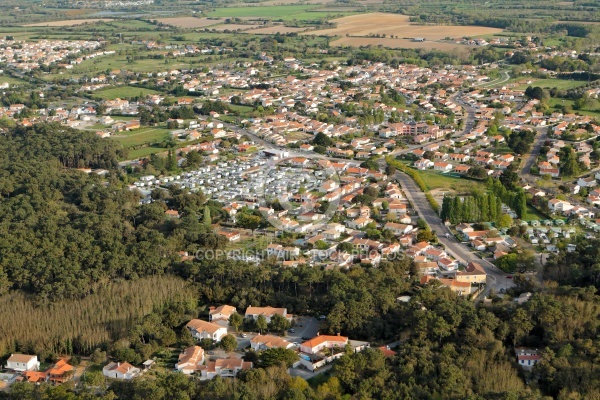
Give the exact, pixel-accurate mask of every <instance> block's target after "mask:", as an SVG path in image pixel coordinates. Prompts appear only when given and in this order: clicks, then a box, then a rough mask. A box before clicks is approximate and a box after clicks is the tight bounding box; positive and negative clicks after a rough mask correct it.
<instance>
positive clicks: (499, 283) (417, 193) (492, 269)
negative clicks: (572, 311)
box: [394, 172, 513, 295]
mask: <svg viewBox="0 0 600 400" xmlns="http://www.w3.org/2000/svg"><path fill="white" fill-rule="evenodd" d="M394 177H395V178H396V180H398V182H400V185H401V186H402V190H403V191H404V193H405V194H406V197H407V199H408V200H409V201H410V203H411V204H412V206H413V208H414V209H415V211H417V212H418V214H419V216H420V217H421V218H423V219H424V220H425V221H426V222H427V224H428V225H429V227H430V228H431V230H432V231H435V232H436V234H437V237H438V240H439V241H440V243H441V244H443V245H444V246H445V247H446V251H447V252H448V253H449V254H450V255H452V256H453V257H454V258H456V259H457V260H458V261H460V262H461V263H463V264H465V265H466V264H468V263H469V262H470V261H474V262H477V263H479V264H481V266H483V268H484V269H485V272H486V273H487V284H486V288H485V290H484V292H483V294H484V295H487V294H488V293H489V291H490V289H491V288H494V289H495V290H496V291H499V290H500V289H506V288H509V287H511V286H513V282H512V280H511V279H508V278H507V277H506V275H505V274H504V273H503V272H502V271H500V270H499V269H498V268H497V267H496V266H495V265H494V264H492V263H490V262H489V261H487V260H484V259H482V258H479V257H477V256H476V255H474V254H473V253H472V252H471V250H470V249H469V247H467V246H466V245H464V244H462V243H461V242H459V241H458V240H456V238H455V237H454V235H450V237H448V238H446V233H451V232H450V230H449V229H448V227H447V226H445V225H444V223H443V222H442V219H441V218H440V217H439V216H438V214H437V213H436V212H435V211H434V210H433V208H431V205H430V204H429V202H428V201H427V198H426V197H425V193H423V192H422V191H421V189H420V188H419V187H418V186H417V184H416V183H415V182H414V181H413V180H412V178H411V177H409V176H408V175H406V174H405V173H402V172H397V173H396V175H395V176H394Z"/></svg>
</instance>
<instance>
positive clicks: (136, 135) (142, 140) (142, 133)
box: [111, 128, 170, 147]
mask: <svg viewBox="0 0 600 400" xmlns="http://www.w3.org/2000/svg"><path fill="white" fill-rule="evenodd" d="M169 132H170V131H169V130H168V129H164V128H142V129H136V130H134V131H131V132H119V133H117V134H115V135H114V136H112V137H111V138H112V139H113V140H116V141H118V142H120V143H121V144H122V145H123V147H134V146H139V145H144V144H152V143H156V142H161V141H163V140H165V139H167V138H169Z"/></svg>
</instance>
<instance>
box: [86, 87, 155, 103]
mask: <svg viewBox="0 0 600 400" xmlns="http://www.w3.org/2000/svg"><path fill="white" fill-rule="evenodd" d="M157 93H159V92H157V91H156V90H151V89H145V88H138V87H134V86H119V87H115V88H110V89H105V90H99V91H97V92H94V97H99V98H101V99H102V100H114V99H117V98H119V99H130V98H133V97H137V96H144V97H145V96H147V95H152V94H157Z"/></svg>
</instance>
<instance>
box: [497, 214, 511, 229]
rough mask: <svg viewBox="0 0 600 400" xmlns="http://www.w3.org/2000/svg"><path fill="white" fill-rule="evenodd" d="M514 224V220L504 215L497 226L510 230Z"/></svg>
mask: <svg viewBox="0 0 600 400" xmlns="http://www.w3.org/2000/svg"><path fill="white" fill-rule="evenodd" d="M512 224H513V219H512V217H511V216H510V215H508V214H502V215H501V216H500V218H498V222H497V223H496V225H497V226H498V228H500V229H506V228H510V227H511V226H512Z"/></svg>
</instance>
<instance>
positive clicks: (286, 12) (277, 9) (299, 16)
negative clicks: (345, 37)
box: [207, 5, 350, 21]
mask: <svg viewBox="0 0 600 400" xmlns="http://www.w3.org/2000/svg"><path fill="white" fill-rule="evenodd" d="M319 8H323V7H322V6H319V5H314V6H311V5H282V6H257V7H226V8H219V9H217V10H215V11H213V12H210V13H208V14H207V16H209V17H219V18H236V17H237V18H265V19H281V20H288V21H289V20H294V19H295V20H298V21H303V20H315V19H320V18H327V17H328V16H332V15H336V16H340V15H348V14H350V13H348V12H343V11H334V12H330V11H315V10H318V9H319Z"/></svg>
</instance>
